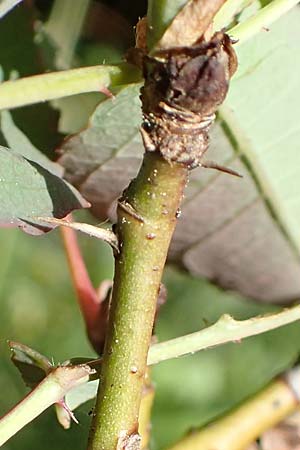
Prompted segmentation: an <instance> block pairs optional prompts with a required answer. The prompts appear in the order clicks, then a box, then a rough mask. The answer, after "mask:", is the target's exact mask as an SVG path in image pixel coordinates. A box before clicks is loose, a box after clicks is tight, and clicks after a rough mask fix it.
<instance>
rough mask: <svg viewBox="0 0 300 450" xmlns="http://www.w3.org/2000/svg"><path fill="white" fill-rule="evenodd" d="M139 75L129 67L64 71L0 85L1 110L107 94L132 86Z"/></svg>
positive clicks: (86, 68)
mask: <svg viewBox="0 0 300 450" xmlns="http://www.w3.org/2000/svg"><path fill="white" fill-rule="evenodd" d="M137 80H139V72H138V71H137V70H136V69H135V68H134V67H133V66H131V65H129V64H125V63H124V64H120V65H118V66H92V67H83V68H80V69H71V70H63V71H60V72H52V73H47V74H43V75H34V76H32V77H26V78H20V79H18V80H12V81H5V82H3V83H0V110H1V109H10V108H17V107H19V106H25V105H31V104H33V103H38V102H44V101H48V100H54V99H56V98H61V97H68V96H70V95H75V94H81V93H83V92H102V91H104V92H105V91H106V89H107V88H108V86H110V85H120V84H126V83H133V82H136V81H137Z"/></svg>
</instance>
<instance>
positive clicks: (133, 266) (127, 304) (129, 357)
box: [89, 152, 188, 450]
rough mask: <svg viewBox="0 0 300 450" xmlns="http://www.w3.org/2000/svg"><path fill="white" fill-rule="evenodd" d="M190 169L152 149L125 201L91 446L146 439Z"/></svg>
mask: <svg viewBox="0 0 300 450" xmlns="http://www.w3.org/2000/svg"><path fill="white" fill-rule="evenodd" d="M187 173H188V171H187V169H186V168H184V167H182V166H179V165H177V164H174V165H172V166H171V165H170V164H168V163H167V162H166V161H164V160H163V159H162V157H161V156H160V155H159V154H158V153H156V152H155V153H148V154H146V155H145V158H144V162H143V165H142V167H141V169H140V172H139V174H138V176H137V178H136V179H135V180H134V181H133V182H132V183H131V185H130V186H129V188H128V190H127V191H126V192H125V193H124V198H123V199H121V200H120V202H119V206H118V224H117V234H118V237H119V242H120V254H119V255H116V259H115V279H114V289H113V295H112V303H111V310H110V317H109V325H108V336H107V341H106V346H105V351H104V360H103V369H102V373H101V383H100V387H99V393H98V398H97V403H96V408H95V416H94V418H93V424H92V428H91V434H90V440H89V449H92V450H103V449H105V450H114V449H116V448H126V445H127V444H128V445H129V444H130V443H131V444H133V443H136V444H138V442H139V436H138V434H137V431H138V415H139V407H140V400H141V394H142V387H143V384H144V374H145V370H146V363H147V353H148V348H149V344H150V339H151V334H152V327H153V321H154V314H155V309H156V300H157V296H158V291H159V288H160V280H161V276H162V271H163V268H164V264H165V260H166V256H167V251H168V248H169V243H170V239H171V236H172V234H173V230H174V227H175V223H176V212H177V209H178V207H179V204H180V201H181V198H182V192H183V189H184V186H185V184H186V180H187ZM118 445H119V447H118ZM122 445H123V447H122ZM128 448H129V447H128ZM137 448H138V447H137Z"/></svg>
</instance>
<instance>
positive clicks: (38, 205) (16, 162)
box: [0, 147, 89, 234]
mask: <svg viewBox="0 0 300 450" xmlns="http://www.w3.org/2000/svg"><path fill="white" fill-rule="evenodd" d="M0 201H1V209H0V226H20V227H22V228H24V229H25V230H26V231H27V232H29V233H32V234H38V233H40V232H41V231H46V230H45V229H39V228H37V227H35V226H34V223H33V222H34V221H33V220H32V217H37V216H39V217H57V218H62V217H65V216H66V215H67V214H68V213H70V212H71V211H72V210H74V209H79V208H84V207H88V206H89V204H88V203H87V202H86V201H85V200H84V199H83V197H82V196H81V195H80V194H79V193H78V192H77V191H76V189H74V188H73V187H72V186H70V185H69V184H68V183H67V182H65V181H64V180H62V179H61V178H59V177H57V176H56V175H54V174H52V173H51V172H49V171H48V170H47V169H45V168H43V167H42V166H41V165H40V164H38V163H36V162H33V161H30V160H27V159H26V158H23V157H22V156H21V155H19V154H18V153H16V152H14V151H13V150H10V149H7V148H5V147H0Z"/></svg>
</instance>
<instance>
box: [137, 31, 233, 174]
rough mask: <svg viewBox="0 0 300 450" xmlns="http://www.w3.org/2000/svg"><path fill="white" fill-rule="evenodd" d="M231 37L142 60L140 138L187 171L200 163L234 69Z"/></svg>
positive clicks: (213, 38)
mask: <svg viewBox="0 0 300 450" xmlns="http://www.w3.org/2000/svg"><path fill="white" fill-rule="evenodd" d="M236 66H237V63H236V57H235V53H234V50H233V48H232V46H231V42H230V38H229V37H228V36H227V35H226V34H224V33H223V32H219V33H216V34H215V35H214V36H213V37H212V39H211V40H210V41H208V42H206V41H204V40H203V41H202V42H201V43H199V44H197V45H194V46H192V47H179V48H172V49H169V50H163V51H160V52H157V53H156V54H155V56H146V57H145V58H144V75H145V80H146V81H145V87H144V89H143V90H142V102H143V112H144V118H145V121H144V123H143V126H142V135H143V138H144V143H145V146H146V149H147V150H150V151H155V150H158V151H160V152H161V154H162V155H163V156H164V158H165V159H167V160H168V161H170V162H172V161H174V162H177V163H180V164H184V165H186V166H188V167H189V168H192V167H196V166H198V165H199V164H200V161H201V158H202V156H203V154H204V153H205V151H206V150H207V147H208V131H209V128H210V125H211V124H212V122H213V120H214V118H215V112H216V110H217V108H218V106H219V105H220V104H221V103H222V102H223V101H224V99H225V97H226V94H227V91H228V87H229V81H230V77H231V76H232V74H233V73H234V71H235V70H236Z"/></svg>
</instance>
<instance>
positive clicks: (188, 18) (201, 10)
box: [154, 0, 226, 51]
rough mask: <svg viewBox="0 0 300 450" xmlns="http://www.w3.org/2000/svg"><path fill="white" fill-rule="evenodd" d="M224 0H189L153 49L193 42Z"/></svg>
mask: <svg viewBox="0 0 300 450" xmlns="http://www.w3.org/2000/svg"><path fill="white" fill-rule="evenodd" d="M225 1H226V0H191V1H190V2H188V3H187V5H186V6H185V7H184V8H182V10H181V11H180V12H179V14H177V16H176V17H175V18H174V20H173V21H172V22H171V24H170V26H169V27H168V28H167V30H166V31H165V33H164V34H163V36H162V38H161V39H160V40H159V41H158V43H157V44H156V46H155V49H154V51H155V50H158V49H165V48H170V47H178V46H189V45H193V44H195V42H197V41H198V40H199V39H200V38H201V37H202V36H203V35H204V33H205V32H206V30H207V29H208V27H209V25H210V24H211V22H212V20H213V18H214V16H215V15H216V13H217V12H218V11H219V9H220V8H221V6H222V5H223V4H224V3H225Z"/></svg>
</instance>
